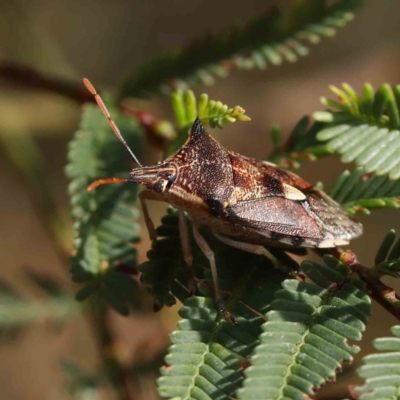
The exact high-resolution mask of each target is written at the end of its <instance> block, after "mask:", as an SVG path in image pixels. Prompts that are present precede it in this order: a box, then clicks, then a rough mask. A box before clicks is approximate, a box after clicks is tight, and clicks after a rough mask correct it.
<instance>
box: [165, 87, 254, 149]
mask: <svg viewBox="0 0 400 400" xmlns="http://www.w3.org/2000/svg"><path fill="white" fill-rule="evenodd" d="M171 100H172V108H173V110H174V114H175V120H176V122H177V124H178V127H179V128H180V131H179V134H178V137H177V138H176V139H175V140H174V141H173V142H172V144H171V145H170V146H169V148H168V150H167V155H171V154H173V153H174V152H175V151H176V150H178V149H179V148H180V147H181V146H182V145H183V144H184V143H185V142H186V140H187V138H188V131H189V129H190V127H191V126H192V124H193V122H194V120H195V119H196V118H197V117H198V118H199V119H200V120H201V122H202V124H203V125H210V126H211V127H212V128H214V127H218V128H223V127H224V126H225V125H226V124H227V123H228V122H236V121H242V122H247V121H250V118H249V117H248V116H247V115H246V114H245V110H244V109H243V108H242V107H240V106H235V107H228V106H227V105H226V104H223V103H222V102H220V101H215V100H210V99H209V98H208V95H207V94H205V93H204V94H202V95H200V97H199V99H198V100H197V99H196V97H195V95H194V93H193V91H191V90H186V91H185V92H183V91H181V90H177V91H175V92H173V93H172V96H171Z"/></svg>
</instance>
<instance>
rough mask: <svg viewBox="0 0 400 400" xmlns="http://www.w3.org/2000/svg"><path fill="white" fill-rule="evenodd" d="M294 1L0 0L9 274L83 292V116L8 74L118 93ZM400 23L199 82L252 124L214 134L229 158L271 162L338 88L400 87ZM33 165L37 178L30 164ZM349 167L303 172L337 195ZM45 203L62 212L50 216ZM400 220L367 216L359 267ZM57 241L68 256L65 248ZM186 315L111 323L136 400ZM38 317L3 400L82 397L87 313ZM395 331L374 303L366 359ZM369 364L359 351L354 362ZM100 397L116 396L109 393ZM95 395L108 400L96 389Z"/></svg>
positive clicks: (2, 233)
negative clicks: (72, 156) (335, 187)
mask: <svg viewBox="0 0 400 400" xmlns="http://www.w3.org/2000/svg"><path fill="white" fill-rule="evenodd" d="M288 3H289V2H288V1H284V0H282V1H267V2H266V1H252V0H248V1H246V2H245V3H243V2H242V1H237V0H220V1H218V2H215V1H210V0H202V1H200V0H191V1H184V0H170V1H168V2H161V1H157V2H156V1H153V2H145V1H130V2H128V1H122V0H115V1H106V0H96V1H94V0H81V1H79V2H76V1H75V2H72V1H65V0H64V1H63V0H54V1H49V0H31V1H29V2H27V1H23V0H12V1H4V0H3V1H0V88H1V89H0V115H1V118H0V187H1V192H2V193H1V195H0V221H1V229H0V265H1V272H0V277H1V279H2V280H3V281H4V282H6V283H7V285H10V286H11V287H12V288H13V289H14V290H15V291H16V292H18V294H19V295H20V296H21V298H23V299H25V300H27V301H29V302H34V301H36V302H40V301H42V300H43V294H42V292H41V291H40V290H38V289H37V288H36V287H35V286H33V285H31V284H29V280H28V279H27V278H26V274H25V273H24V271H25V269H26V267H27V266H28V267H29V268H30V269H31V270H32V271H35V272H36V273H37V274H38V275H39V276H44V277H45V276H51V277H52V280H54V281H55V282H57V284H58V285H60V286H62V287H64V288H66V289H65V290H66V291H67V292H69V293H73V292H74V291H75V290H76V287H74V286H73V285H72V284H71V283H70V279H69V276H68V265H67V264H66V262H65V260H66V255H67V254H68V253H69V252H70V251H71V249H72V228H71V221H70V217H69V212H70V209H69V200H68V196H67V185H68V182H67V179H66V177H65V175H64V171H63V169H64V166H65V163H66V152H67V143H68V142H69V140H70V139H71V138H72V136H73V133H74V131H75V130H76V129H77V126H78V122H79V116H80V111H81V104H80V103H79V102H77V101H74V100H72V99H69V98H67V97H64V96H60V95H57V94H54V93H51V92H47V91H43V90H39V89H38V90H34V89H29V90H28V89H27V88H26V87H24V86H23V85H22V86H21V85H18V84H16V83H15V82H11V80H10V79H8V78H7V76H6V74H5V73H4V71H5V69H4V68H2V66H5V65H10V63H17V64H21V65H26V66H29V67H31V68H34V69H35V70H37V71H39V72H40V73H42V74H44V75H45V76H49V77H53V78H56V79H60V80H67V81H71V82H76V84H77V85H81V83H80V82H81V81H82V78H83V77H84V76H86V77H88V78H90V79H91V80H92V82H93V83H94V84H95V85H96V86H97V88H99V89H107V90H109V91H110V92H113V91H115V90H116V89H117V88H118V87H120V85H121V84H122V82H124V80H125V79H126V78H127V77H128V76H129V75H130V74H132V73H133V72H134V71H135V69H136V68H137V67H138V66H139V65H140V64H141V63H143V62H145V61H148V60H150V59H151V58H152V57H154V56H157V55H159V54H160V53H162V52H164V51H166V50H170V49H173V48H176V47H179V46H181V45H183V44H185V43H187V42H189V41H190V40H191V39H192V38H196V37H199V36H202V35H205V34H209V33H212V32H218V31H220V30H222V29H226V28H229V27H230V26H232V25H233V24H234V23H239V24H240V23H243V22H245V21H247V20H248V19H249V18H251V17H254V16H257V15H259V14H260V13H261V12H263V11H265V9H266V8H267V7H270V6H271V5H273V4H277V5H280V6H284V7H285V6H287V5H288ZM399 15H400V3H399V2H398V1H395V0H383V1H380V2H372V1H369V2H367V3H366V6H365V7H364V8H362V9H361V10H359V11H358V13H357V14H356V18H355V20H354V21H353V22H351V23H350V24H349V25H348V26H347V27H345V28H343V29H339V30H338V32H337V35H336V36H335V37H334V38H332V39H323V40H322V41H321V43H320V44H318V45H316V46H311V54H310V55H309V56H307V57H305V58H304V59H300V60H299V62H297V63H295V64H290V63H284V64H282V65H281V66H280V67H279V68H275V67H270V68H268V69H267V70H266V71H257V70H254V71H251V72H238V71H235V72H232V73H231V75H230V76H229V78H228V79H220V80H218V81H217V84H216V85H214V86H211V87H207V88H205V87H194V91H195V93H196V94H200V93H202V92H207V93H208V94H209V95H210V97H211V98H214V99H218V100H221V101H223V102H224V103H227V104H229V105H235V104H240V105H241V106H242V107H244V108H245V109H246V114H247V115H249V116H250V117H251V118H252V122H251V123H249V124H246V125H242V124H234V125H232V126H229V127H228V128H227V129H226V130H224V131H217V130H214V131H213V132H212V134H213V135H215V136H216V137H217V139H218V140H219V141H220V142H221V143H222V144H223V145H225V146H226V147H228V148H229V149H232V150H235V151H237V152H240V153H242V154H246V155H249V156H252V157H256V158H263V157H265V156H266V155H268V154H269V152H270V149H271V146H272V145H271V140H270V135H269V133H268V132H269V127H270V126H271V124H273V123H278V124H279V125H280V126H281V128H282V131H283V132H286V133H288V132H289V131H290V130H291V129H292V127H293V125H294V124H295V123H296V122H297V121H298V119H299V118H300V117H301V116H303V115H304V114H311V113H312V112H314V111H317V110H321V109H323V106H322V105H321V104H320V102H319V98H320V97H321V96H328V95H329V92H328V85H329V84H334V85H339V84H341V83H342V82H347V83H349V84H350V85H352V86H353V87H354V88H355V89H356V91H358V92H359V91H360V89H361V88H362V84H363V83H364V82H367V81H368V82H370V83H371V84H372V85H373V86H374V87H377V86H379V85H380V84H382V83H384V82H387V83H389V84H390V85H396V84H398V83H400V69H399V68H398V65H399V63H400V27H399V17H398V16H399ZM82 90H84V89H83V85H82ZM140 105H141V106H143V107H144V108H146V109H148V110H150V111H151V112H152V113H153V114H154V115H156V116H157V117H160V118H169V119H172V111H171V109H170V106H169V100H168V99H167V98H156V99H150V101H148V102H141V103H140ZM111 134H112V133H111V131H110V135H111ZM159 156H160V154H158V153H157V151H155V150H154V151H153V150H152V149H149V150H148V152H147V153H146V160H145V161H146V162H149V163H150V162H154V161H157V160H158V157H159ZM32 160H33V161H34V162H35V169H34V170H33V169H31V168H30V163H31V162H32ZM348 167H349V168H350V167H351V166H348ZM343 169H344V168H343V165H340V163H339V162H338V160H337V159H336V160H335V159H334V158H329V159H325V160H320V161H318V164H314V163H305V164H304V165H303V167H302V169H301V170H300V172H299V173H300V174H301V175H302V176H303V177H304V178H305V179H307V180H309V181H311V182H317V181H323V182H324V183H325V187H326V188H329V187H330V185H331V183H332V182H333V180H335V179H336V178H337V176H338V175H339V174H340V173H341V171H342V170H343ZM47 201H50V202H51V204H53V205H54V208H52V209H46V208H45V207H43V205H44V204H48V203H47ZM151 210H152V211H153V212H154V213H155V214H156V215H158V217H160V216H161V215H162V210H160V209H159V208H157V207H156V206H154V207H153V206H152V207H151ZM49 214H51V216H52V218H51V219H50V220H49V218H47V217H48V216H49ZM393 215H394V214H393V213H392V212H391V211H390V210H377V211H375V212H373V213H372V215H371V216H368V217H366V216H359V219H360V220H361V221H362V222H363V223H364V224H365V234H364V236H363V237H362V239H359V240H357V241H355V242H354V245H353V246H352V249H353V250H354V251H355V252H356V253H357V254H360V258H361V261H362V262H365V263H366V264H370V263H371V261H372V260H373V257H374V254H375V252H376V250H377V249H376V243H380V240H381V239H382V238H383V235H384V234H385V233H386V232H387V231H388V230H389V229H390V228H394V229H396V230H399V228H400V223H399V219H398V217H397V218H396V219H393ZM396 215H397V214H396ZM44 221H46V222H44ZM156 221H157V219H156ZM55 241H56V242H57V243H58V244H59V245H60V246H59V248H61V250H59V251H57V250H55V246H54V242H55ZM148 246H149V243H148V242H147V241H146V239H145V240H144V241H143V242H142V243H141V244H140V245H139V250H140V261H143V260H144V259H145V252H146V250H147V248H148ZM388 282H389V283H390V284H392V285H396V283H394V282H390V281H388ZM398 289H400V288H398ZM71 307H73V305H71ZM0 309H1V308H0ZM177 309H178V306H175V307H173V308H171V309H168V310H162V312H160V313H157V314H153V312H152V310H151V299H150V298H148V299H147V300H146V299H145V300H144V304H143V305H142V310H141V312H139V313H138V314H137V315H134V316H133V317H129V318H127V319H124V318H122V317H119V316H117V315H116V314H115V315H114V314H112V315H110V318H111V319H112V321H113V326H114V328H115V329H114V335H115V343H116V346H115V351H117V352H119V353H120V354H121V355H122V357H123V359H125V361H126V362H127V363H129V362H131V361H132V360H134V361H135V360H136V361H135V362H137V364H138V365H141V366H143V368H142V369H141V373H140V375H139V374H138V375H137V376H136V377H135V376H134V377H133V381H132V382H133V383H132V387H131V391H132V393H133V397H132V398H135V399H136V398H137V399H149V400H151V399H157V398H158V397H157V394H156V390H155V383H154V382H155V378H156V376H157V367H158V366H159V365H161V363H162V357H163V354H164V352H165V351H166V348H167V346H168V343H169V339H168V333H169V332H170V331H171V330H172V329H174V328H175V322H176V320H177V314H176V312H177ZM41 320H42V322H43V323H40V324H35V325H33V326H31V327H30V328H29V329H28V330H24V331H23V332H12V333H11V334H8V337H7V338H4V340H2V341H1V342H0V388H1V392H0V393H1V394H0V398H1V399H12V400H28V399H29V400H36V399H56V398H57V399H62V398H65V399H69V398H72V397H70V395H68V394H67V391H66V390H65V385H67V384H68V373H66V372H65V371H64V370H63V368H61V366H60V360H68V362H69V361H72V362H74V363H76V364H77V365H78V366H79V367H80V368H82V369H83V370H84V371H86V372H87V373H88V376H89V375H90V372H91V371H92V370H94V369H95V368H96V366H97V363H98V359H99V354H98V351H97V347H96V344H95V343H94V341H93V338H92V337H93V332H92V328H93V327H92V326H90V325H88V323H87V321H86V320H84V319H83V318H82V317H79V315H78V314H77V315H76V316H74V317H71V318H69V319H68V320H67V321H66V322H64V323H63V326H62V327H60V326H57V327H55V328H54V326H53V324H52V323H50V321H49V319H48V318H47V317H46V315H44V316H43V318H42V319H41ZM395 322H396V321H395V319H394V318H393V317H392V316H390V315H389V314H388V313H387V312H385V311H384V310H383V309H382V308H381V307H380V306H379V305H376V304H374V316H373V319H372V321H371V323H370V326H369V329H368V330H367V332H366V334H365V336H364V344H363V345H362V348H363V353H364V352H368V351H371V346H370V343H371V340H372V339H373V338H374V337H376V336H378V335H381V336H382V335H387V334H389V327H390V326H391V325H393V324H395ZM0 330H1V327H0ZM17 333H18V334H17ZM361 357H362V354H358V355H357V356H356V363H355V365H357V363H359V361H360V359H361ZM64 364H65V363H64ZM64 369H65V368H64ZM143 371H144V372H143ZM70 372H71V371H70ZM88 379H89V378H88ZM341 382H342V383H343V385H341V386H336V387H335V390H336V391H338V398H342V397H345V396H347V395H346V391H345V390H346V384H347V383H348V382H352V383H355V382H357V379H355V378H354V376H353V374H351V373H347V374H344V376H343V378H341ZM330 390H331V387H330V385H327V386H326V387H325V388H324V389H323V391H321V394H320V398H327V399H328V398H329V399H332V398H334V397H335V395H336V394H335V393H332V392H331V391H330ZM340 391H341V392H340ZM102 395H103V396H104V397H103V398H112V397H109V393H107V390H106V389H105V392H104V393H102ZM86 396H87V397H85V398H87V399H89V398H93V399H95V398H97V397H96V395H95V393H94V392H93V393H92V392H90V390H88V391H87V392H86ZM91 396H92V397H91Z"/></svg>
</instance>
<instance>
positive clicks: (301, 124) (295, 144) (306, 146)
mask: <svg viewBox="0 0 400 400" xmlns="http://www.w3.org/2000/svg"><path fill="white" fill-rule="evenodd" d="M325 125H326V124H325V123H324V122H314V123H312V124H310V118H309V117H308V116H307V115H305V116H303V117H302V118H301V119H300V120H299V121H298V122H297V124H296V125H295V126H294V128H293V130H292V131H291V132H290V134H289V138H290V139H289V140H288V141H287V143H285V144H283V135H282V131H281V130H280V128H279V126H277V125H273V126H272V127H271V137H272V141H273V143H274V149H273V151H272V153H271V155H270V156H269V157H267V159H268V160H269V161H270V162H273V163H275V164H278V165H279V166H281V167H283V168H299V166H300V162H301V161H305V160H307V161H315V160H316V158H317V157H320V156H325V155H330V154H332V152H331V151H329V150H328V149H327V147H326V145H325V144H323V145H321V142H319V141H318V140H317V134H318V132H319V131H320V130H321V129H323V127H324V126H325Z"/></svg>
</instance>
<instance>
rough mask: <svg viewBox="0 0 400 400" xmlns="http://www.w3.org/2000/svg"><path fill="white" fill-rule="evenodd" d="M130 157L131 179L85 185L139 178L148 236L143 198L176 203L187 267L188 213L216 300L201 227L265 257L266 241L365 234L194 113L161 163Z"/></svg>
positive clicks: (330, 242) (310, 241)
mask: <svg viewBox="0 0 400 400" xmlns="http://www.w3.org/2000/svg"><path fill="white" fill-rule="evenodd" d="M85 84H86V86H87V87H88V89H89V90H90V91H91V92H92V94H93V95H94V96H95V98H96V100H97V102H98V103H99V105H100V107H101V108H102V110H103V112H104V114H105V115H106V117H107V118H108V119H109V121H110V125H111V127H112V128H113V130H114V132H115V133H116V135H117V136H118V138H119V139H120V140H121V141H122V143H123V144H124V145H125V147H127V149H128V150H129V152H130V153H131V154H132V151H131V150H130V149H129V148H128V146H127V145H126V143H125V142H124V140H123V139H122V137H121V134H120V133H119V131H118V128H117V127H116V126H115V124H114V122H113V121H112V119H111V117H110V115H109V113H108V111H107V109H106V108H105V106H104V104H103V102H102V101H101V98H100V96H99V95H98V94H97V93H96V91H95V89H94V88H93V86H92V85H91V84H90V82H89V81H87V80H85ZM133 157H134V156H133ZM134 159H135V161H136V163H137V164H138V167H137V168H134V169H133V170H132V171H131V172H130V174H129V178H128V179H126V180H125V179H119V178H110V179H103V180H99V181H96V182H94V183H93V184H92V185H91V186H90V187H89V189H93V188H94V187H96V186H98V185H101V184H104V183H111V182H136V183H139V184H140V185H142V186H143V187H145V189H146V190H144V191H142V192H141V194H140V200H141V204H142V206H143V212H144V217H145V221H146V224H147V227H148V230H149V233H150V237H151V238H152V239H155V238H156V235H155V230H154V226H153V223H152V222H151V219H150V216H149V213H148V210H147V207H146V203H145V201H146V200H147V199H153V200H160V201H165V202H167V203H169V204H171V205H172V206H173V207H175V208H176V209H178V210H179V228H180V238H181V245H182V250H183V255H184V258H185V261H186V263H187V265H188V267H189V269H190V268H191V264H192V254H191V249H190V242H189V233H188V225H187V221H186V217H185V214H186V215H188V217H189V218H190V219H191V220H192V221H193V233H194V238H195V240H196V242H197V244H198V245H199V247H200V248H201V250H202V251H203V252H204V254H205V255H206V256H207V258H208V259H209V261H210V264H211V270H212V273H213V278H214V285H215V293H216V301H217V302H220V294H219V289H218V279H217V270H216V265H215V260H214V254H213V252H212V250H211V248H210V247H209V246H208V244H207V242H206V241H205V239H204V238H203V237H202V235H201V234H200V232H199V230H198V228H199V227H200V226H202V225H206V226H208V227H209V228H210V229H211V230H212V231H213V233H214V235H215V236H216V237H217V238H219V239H220V240H221V241H223V242H224V243H226V244H228V245H230V246H233V247H236V248H239V249H241V250H244V251H248V252H251V253H256V254H264V255H269V252H268V251H267V250H266V249H265V247H264V246H286V247H287V246H296V247H315V248H327V247H335V246H339V245H344V244H347V243H348V241H349V240H350V239H354V238H356V237H358V236H360V235H361V233H362V226H361V224H359V223H357V222H356V221H354V220H353V219H352V218H350V217H349V216H348V215H347V214H346V213H345V212H344V211H343V210H342V209H341V207H340V206H339V205H338V204H337V203H336V202H335V201H333V200H332V199H331V198H330V197H329V196H328V195H326V194H325V193H324V192H322V191H321V190H318V189H316V188H314V187H313V186H312V185H311V184H310V183H308V182H306V181H305V180H303V179H301V178H300V177H299V176H297V175H295V174H293V173H291V172H288V171H284V170H282V169H280V168H278V167H277V166H276V165H274V164H271V163H268V162H265V161H259V160H255V159H253V158H249V157H245V156H242V155H240V154H237V153H234V152H232V151H229V150H227V149H225V148H224V147H222V146H221V145H220V144H219V143H218V142H217V141H216V140H215V139H213V138H212V137H211V136H210V135H209V134H208V133H207V132H206V131H205V129H204V127H203V126H202V124H201V122H200V120H199V119H196V121H195V122H194V124H193V126H192V128H191V130H190V134H189V137H188V139H187V141H186V143H185V144H184V145H183V146H182V147H181V148H180V149H179V150H178V151H177V152H176V153H175V154H173V155H172V156H170V157H169V158H167V159H166V160H165V161H163V162H160V163H158V164H157V165H155V166H151V167H144V166H141V165H140V163H139V162H138V161H137V159H136V158H135V157H134Z"/></svg>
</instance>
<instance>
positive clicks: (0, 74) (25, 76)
mask: <svg viewBox="0 0 400 400" xmlns="http://www.w3.org/2000/svg"><path fill="white" fill-rule="evenodd" d="M0 79H2V80H6V81H9V82H12V83H13V84H15V85H18V86H20V87H23V88H25V89H35V90H44V91H47V92H51V93H56V94H59V95H61V96H64V97H68V98H69V99H71V100H75V101H77V102H79V103H85V102H88V101H90V102H94V99H93V96H92V95H91V94H90V93H89V92H88V91H87V90H86V88H85V86H84V85H83V84H82V83H81V82H71V81H67V80H65V79H61V78H56V77H49V76H45V75H44V74H42V73H40V72H38V71H36V70H34V69H33V68H31V67H28V66H25V65H21V64H17V63H11V62H10V63H4V64H3V65H0Z"/></svg>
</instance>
